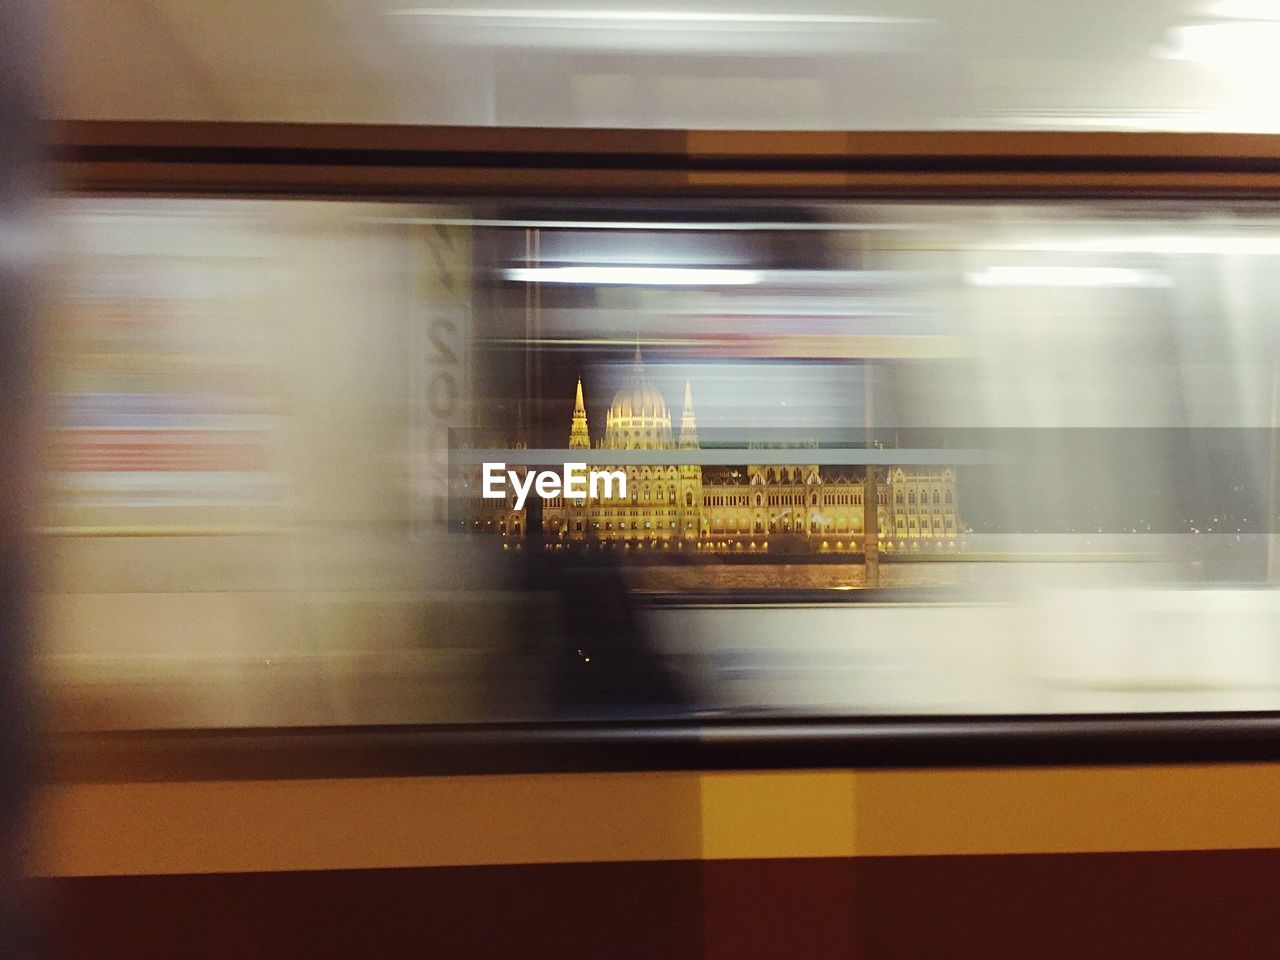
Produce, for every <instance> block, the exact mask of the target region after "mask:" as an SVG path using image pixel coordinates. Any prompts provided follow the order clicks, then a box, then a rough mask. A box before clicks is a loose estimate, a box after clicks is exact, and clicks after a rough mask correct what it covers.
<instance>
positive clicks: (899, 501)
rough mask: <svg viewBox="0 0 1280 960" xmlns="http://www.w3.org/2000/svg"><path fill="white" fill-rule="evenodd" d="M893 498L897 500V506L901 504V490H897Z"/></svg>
mask: <svg viewBox="0 0 1280 960" xmlns="http://www.w3.org/2000/svg"><path fill="white" fill-rule="evenodd" d="M894 499H895V500H896V501H897V503H898V506H902V491H901V490H899V491H898V493H897V495H896V496H895V498H894Z"/></svg>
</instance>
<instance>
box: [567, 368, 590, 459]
mask: <svg viewBox="0 0 1280 960" xmlns="http://www.w3.org/2000/svg"><path fill="white" fill-rule="evenodd" d="M590 447H591V436H590V435H589V434H588V433H587V407H586V404H584V403H583V402H582V378H581V377H579V378H578V392H577V395H576V396H575V397H574V400H573V424H572V425H571V426H570V427H569V448H570V449H571V450H577V449H589V448H590Z"/></svg>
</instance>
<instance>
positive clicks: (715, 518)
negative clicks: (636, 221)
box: [469, 356, 964, 553]
mask: <svg viewBox="0 0 1280 960" xmlns="http://www.w3.org/2000/svg"><path fill="white" fill-rule="evenodd" d="M569 447H570V449H591V448H593V447H595V448H597V449H604V450H667V449H675V450H687V449H697V448H698V425H697V419H696V417H695V415H694V409H693V390H692V385H691V384H690V383H688V382H686V383H685V388H684V405H683V408H682V410H681V412H680V419H679V429H678V430H676V429H675V428H674V427H673V424H672V416H671V412H670V410H669V409H668V407H667V403H666V401H665V400H664V399H663V397H662V394H661V393H660V392H659V391H658V390H657V389H656V388H655V387H654V386H653V385H652V384H651V383H650V382H649V381H648V380H647V379H646V378H645V376H644V368H643V366H642V365H641V363H640V362H639V357H638V356H637V361H636V364H635V365H634V367H633V369H632V372H631V375H630V377H629V379H628V382H627V383H626V384H625V385H624V386H623V387H622V388H621V389H620V390H619V391H618V392H617V393H616V394H615V395H614V397H613V402H612V403H611V404H610V405H609V410H608V412H607V413H606V414H605V425H604V438H603V440H602V441H600V442H598V443H595V444H593V443H592V439H591V432H590V427H589V425H588V423H587V410H586V404H585V403H584V401H583V396H582V381H581V380H579V381H578V386H577V393H576V396H575V398H574V406H573V417H572V421H571V423H570V426H569ZM593 469H599V470H606V469H607V470H621V471H624V472H625V474H626V478H627V483H626V495H625V496H622V497H619V496H614V497H606V498H601V499H566V498H565V497H564V496H555V497H550V498H547V499H545V500H544V503H543V531H544V538H545V540H546V542H547V543H548V544H564V545H565V546H569V545H571V544H576V545H582V546H589V545H590V544H592V543H598V544H599V545H600V546H602V547H607V546H613V547H622V548H625V549H638V550H668V551H669V550H680V551H697V552H703V553H705V552H713V553H724V552H735V553H736V552H740V551H757V552H759V551H769V552H771V553H778V552H780V551H785V552H794V551H797V550H798V551H800V552H811V553H828V552H861V550H862V547H863V538H864V529H865V516H866V513H865V511H866V504H865V503H864V498H865V497H866V493H867V492H868V487H867V484H866V476H865V471H864V469H863V468H857V467H852V468H850V467H846V468H832V467H823V466H818V465H816V464H809V465H795V466H759V465H747V466H746V467H704V466H698V465H683V466H620V467H593ZM878 472H879V474H880V478H879V482H878V484H877V487H878V490H877V500H878V504H877V509H878V513H879V537H878V540H879V544H880V548H881V549H882V550H884V551H885V552H898V551H903V550H905V551H925V550H928V551H938V550H948V551H950V550H954V549H956V548H957V544H958V542H959V540H958V538H959V537H960V535H961V534H962V533H963V532H964V528H963V526H962V525H961V522H960V518H959V514H958V512H957V509H958V503H957V496H956V475H955V470H954V469H952V468H951V467H940V468H934V469H929V468H918V467H912V468H903V467H882V468H879V471H878ZM614 492H615V494H616V492H617V491H616V489H615V491H614ZM514 502H515V498H514V494H512V495H509V496H508V497H507V499H506V501H504V502H503V501H493V500H481V499H475V500H473V501H472V504H473V507H472V510H470V511H469V513H470V519H471V526H472V528H473V529H474V530H476V531H478V532H479V531H483V532H491V533H495V534H499V535H501V536H503V537H504V538H508V539H516V540H517V541H518V540H519V539H522V535H523V533H524V531H525V530H526V529H527V524H526V519H525V511H524V510H516V509H515V506H514Z"/></svg>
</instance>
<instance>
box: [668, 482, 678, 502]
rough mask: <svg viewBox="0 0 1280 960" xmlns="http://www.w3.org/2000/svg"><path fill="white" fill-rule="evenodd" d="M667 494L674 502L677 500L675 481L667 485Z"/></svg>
mask: <svg viewBox="0 0 1280 960" xmlns="http://www.w3.org/2000/svg"><path fill="white" fill-rule="evenodd" d="M667 496H668V497H670V499H671V502H672V503H675V502H676V485H675V484H674V483H673V484H671V485H670V486H668V487H667Z"/></svg>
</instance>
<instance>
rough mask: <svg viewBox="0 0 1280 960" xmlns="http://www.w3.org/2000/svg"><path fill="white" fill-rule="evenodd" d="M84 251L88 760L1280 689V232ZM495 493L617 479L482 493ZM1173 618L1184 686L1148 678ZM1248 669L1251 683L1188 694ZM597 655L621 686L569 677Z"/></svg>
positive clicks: (1277, 217)
mask: <svg viewBox="0 0 1280 960" xmlns="http://www.w3.org/2000/svg"><path fill="white" fill-rule="evenodd" d="M54 222H55V224H56V228H57V231H58V234H59V236H60V239H61V250H62V265H61V270H62V273H63V275H64V276H65V278H66V283H65V284H64V288H65V291H66V292H65V294H64V295H62V296H61V297H60V299H59V301H58V302H57V304H56V310H55V316H54V325H53V334H52V336H51V337H50V338H49V341H48V342H49V349H48V354H47V357H46V361H47V362H46V373H47V376H46V381H47V382H48V384H49V385H50V386H49V390H50V396H49V398H48V399H49V401H50V402H49V410H50V419H51V424H50V428H49V430H48V432H47V435H46V438H45V446H46V453H47V456H46V457H45V459H46V462H47V463H48V464H49V469H48V471H47V472H46V475H45V484H44V489H45V504H44V507H43V516H42V522H41V526H42V530H43V532H44V533H45V535H46V537H47V541H48V545H49V564H48V574H47V577H48V580H47V583H46V584H45V587H46V590H45V593H46V602H47V605H48V609H49V623H50V624H51V628H50V641H49V650H48V656H47V658H46V659H47V665H48V669H49V672H50V676H51V682H52V683H53V685H54V689H55V690H58V691H61V693H62V694H65V699H66V702H67V703H68V704H70V706H69V707H68V709H69V711H70V713H69V716H70V717H71V718H72V721H71V722H75V723H80V724H82V725H86V726H94V725H99V726H101V725H108V726H111V725H116V726H165V725H194V726H200V725H205V726H225V725H234V724H243V723H250V724H258V723H262V724H283V725H308V724H339V723H399V722H418V721H447V720H485V719H512V718H528V717H543V716H548V715H557V716H559V715H562V714H563V713H564V712H565V711H569V712H570V713H572V715H575V716H576V715H582V714H583V713H584V712H585V713H587V714H592V713H593V712H594V713H609V712H611V711H618V710H627V709H632V708H634V707H635V705H636V704H637V703H640V704H643V705H644V709H646V710H650V711H651V712H652V711H657V712H659V713H664V712H665V713H672V714H676V713H681V712H687V711H698V710H707V709H716V710H726V711H730V712H732V711H734V710H738V709H747V708H750V709H770V710H779V711H789V712H794V711H801V712H819V713H820V712H833V711H835V712H840V711H843V712H861V711H863V710H876V711H883V710H886V709H895V708H898V707H909V709H910V710H912V711H915V712H919V711H942V712H953V713H954V712H986V713H999V712H1002V711H1009V710H1023V709H1033V710H1037V711H1042V712H1064V711H1065V712H1070V711H1073V710H1088V711H1094V710H1103V711H1105V710H1113V709H1114V710H1125V711H1130V712H1132V711H1134V710H1141V709H1152V710H1161V709H1179V710H1194V709H1201V708H1203V709H1217V708H1223V707H1230V708H1236V707H1240V708H1243V707H1244V705H1257V704H1264V705H1273V704H1271V700H1272V699H1274V698H1273V697H1272V695H1271V694H1270V693H1260V692H1258V691H1259V690H1260V689H1262V688H1261V687H1259V686H1258V682H1257V676H1258V675H1260V674H1259V671H1261V674H1265V675H1266V676H1269V677H1272V679H1273V680H1276V681H1277V683H1276V684H1275V685H1273V686H1272V687H1268V688H1267V689H1276V688H1280V677H1276V676H1273V674H1274V671H1275V669H1276V668H1275V665H1274V664H1275V662H1277V661H1275V660H1274V659H1268V657H1269V656H1270V653H1269V652H1270V651H1271V649H1272V647H1271V645H1272V641H1271V639H1270V638H1271V637H1272V636H1273V634H1274V630H1273V626H1274V624H1275V623H1276V622H1277V620H1278V618H1280V608H1278V607H1277V606H1276V603H1275V600H1274V599H1273V597H1275V596H1277V595H1275V594H1273V593H1272V591H1270V590H1266V589H1259V588H1260V587H1268V586H1271V585H1273V584H1275V583H1277V582H1280V551H1277V550H1276V548H1275V546H1274V542H1275V541H1274V535H1275V534H1276V532H1277V524H1278V523H1280V516H1278V515H1277V508H1276V506H1275V504H1276V503H1277V502H1280V475H1278V473H1277V466H1276V458H1275V454H1274V450H1273V446H1272V444H1273V440H1272V438H1273V434H1274V430H1275V425H1276V424H1277V423H1280V407H1277V401H1276V397H1277V396H1280V391H1277V389H1276V385H1277V383H1278V382H1280V381H1278V380H1277V377H1278V376H1280V374H1278V373H1277V371H1280V338H1278V337H1277V335H1276V328H1275V324H1274V317H1273V312H1274V311H1273V304H1274V303H1275V302H1277V301H1278V300H1280V271H1277V270H1276V269H1275V260H1276V257H1277V255H1280V207H1276V206H1273V205H1270V204H1267V203H1264V202H1261V201H1258V202H1252V203H1244V202H1238V203H1234V204H1231V205H1224V204H1215V203H1212V202H1209V201H1204V202H1194V203H1192V202H1185V203H1173V202H1156V201H1145V202H1144V201H1136V200H1131V201H1124V202H1118V201H1117V202H1096V203H1093V204H1086V203H1072V204H1070V205H1067V204H1053V203H1041V204H1027V203H1012V202H1009V203H959V202H957V203H889V202H880V203H836V202H830V203H817V202H814V203H804V204H801V203H792V204H790V205H789V206H787V207H785V208H784V207H779V206H776V205H775V206H770V207H767V208H766V207H765V206H763V205H761V204H756V203H746V202H744V203H729V202H711V201H706V202H700V203H689V204H685V205H672V204H663V203H650V204H639V203H631V202H629V203H622V202H617V203H604V202H600V203H591V204H580V203H571V202H567V201H566V202H561V203H559V204H547V205H540V204H533V203H530V204H524V205H520V206H519V207H516V206H512V205H510V204H499V203H496V202H494V203H490V202H480V201H474V202H470V203H468V204H466V205H463V204H452V205H447V206H446V205H431V204H402V203H375V202H340V201H331V202H323V203H322V202H313V201H305V200H230V199H226V200H220V199H179V198H175V199H105V198H104V199H92V198H79V199H74V200H64V201H62V202H61V203H60V204H59V205H58V206H57V207H56V209H55V211H54ZM491 461H501V462H502V463H503V464H504V465H505V467H504V469H510V470H511V471H512V476H513V478H514V480H515V482H517V483H518V484H524V483H526V482H531V478H532V477H533V473H531V472H529V471H561V472H563V471H567V470H568V467H567V466H566V465H567V464H584V465H586V466H587V467H588V468H589V469H590V470H595V471H600V472H601V473H602V474H604V475H606V476H607V477H608V478H609V479H610V483H611V484H612V486H607V487H606V489H605V491H604V492H602V493H600V494H599V495H588V496H587V497H585V498H584V499H583V500H578V499H576V498H571V497H569V496H567V495H562V494H560V493H559V491H560V490H561V489H562V488H557V494H558V495H556V496H548V497H543V496H540V495H539V494H538V492H537V491H534V492H532V493H531V494H530V495H529V496H528V498H527V501H522V500H521V499H520V498H519V495H518V494H516V495H515V496H510V494H511V490H510V489H504V490H503V492H502V496H503V497H505V498H506V499H490V498H488V497H486V496H485V494H484V491H483V489H482V484H481V483H480V479H479V478H480V468H481V466H482V464H483V463H485V462H491ZM540 475H543V474H540ZM565 475H566V476H567V473H566V474H565ZM650 476H658V477H662V476H668V477H671V478H672V479H673V480H675V479H676V478H678V488H679V490H680V491H681V492H680V493H679V494H677V485H676V484H675V483H673V484H671V485H666V486H665V488H664V486H662V485H660V486H659V487H658V489H657V495H656V500H655V499H654V498H653V497H651V493H652V491H651V489H650V487H649V486H647V485H645V481H644V480H643V479H642V478H647V477H650ZM802 482H803V483H813V484H818V485H820V486H821V495H819V494H818V492H816V491H814V492H811V494H810V495H809V496H808V498H807V499H808V503H807V504H806V502H805V496H804V494H803V493H800V494H796V493H795V491H794V490H793V489H791V486H792V485H794V484H798V483H802ZM749 486H755V488H756V489H757V490H758V491H759V492H757V493H755V494H754V495H751V494H750V493H749V490H748V487H749ZM867 486H874V487H875V488H876V489H877V497H876V500H875V501H873V502H878V503H879V504H880V505H881V509H880V510H879V511H878V512H877V511H868V510H867V509H866V507H865V506H864V503H863V495H862V494H863V490H864V489H865V488H866V487H867ZM530 489H532V488H531V487H530ZM953 490H954V495H953ZM918 497H919V498H920V499H919V500H918V499H917V498H918ZM904 501H905V502H904ZM517 503H521V504H523V505H522V506H520V508H519V509H517V507H516V504H517ZM655 504H661V505H662V507H663V509H662V510H661V511H658V510H657V508H656V506H655ZM802 505H805V506H806V507H807V514H806V513H796V512H794V511H795V509H796V508H798V507H799V506H802ZM721 506H724V507H728V506H738V507H739V509H740V513H739V514H738V515H735V516H732V517H723V516H720V515H717V514H715V513H713V512H712V511H713V510H715V509H717V508H719V507H721ZM837 507H838V512H837V509H836V508H837ZM788 510H790V511H791V512H787V511H788ZM926 514H928V515H929V516H925V515H926ZM930 517H932V520H930ZM664 518H665V519H664ZM920 518H923V519H920ZM615 521H616V525H615ZM655 521H656V522H655ZM833 535H839V536H840V539H838V540H836V539H834V537H833ZM1189 588H1194V589H1189ZM1206 588H1209V589H1206ZM1223 618H1229V619H1230V630H1227V631H1221V630H1219V629H1218V628H1219V626H1220V625H1221V620H1222V619H1223ZM1149 622H1158V623H1160V624H1163V626H1162V628H1161V630H1162V631H1163V632H1162V633H1161V636H1160V643H1161V644H1163V645H1164V648H1165V649H1167V651H1169V656H1167V657H1155V658H1142V657H1132V658H1129V657H1127V656H1126V655H1125V654H1124V653H1123V651H1124V650H1126V649H1128V647H1127V646H1126V645H1128V644H1132V643H1134V642H1136V641H1135V640H1134V639H1133V638H1134V637H1135V636H1136V635H1137V633H1138V631H1135V629H1134V625H1135V624H1138V623H1149ZM1211 634H1212V635H1214V636H1220V637H1222V638H1223V640H1222V642H1224V643H1229V644H1230V645H1231V646H1232V651H1233V652H1232V655H1231V657H1229V658H1226V659H1223V660H1218V661H1213V663H1214V664H1216V665H1215V666H1212V667H1205V668H1203V669H1202V668H1201V667H1198V666H1196V664H1197V663H1198V662H1199V661H1197V660H1196V658H1195V657H1194V656H1191V655H1189V654H1188V655H1186V656H1183V655H1182V654H1177V651H1180V650H1181V651H1184V652H1185V650H1186V649H1188V646H1187V645H1190V644H1193V643H1197V642H1200V640H1199V639H1197V638H1202V637H1203V636H1208V635H1211ZM873 636H874V637H877V638H880V639H882V640H885V641H886V642H887V638H900V639H901V644H900V645H896V646H892V645H891V646H885V647H876V646H873V645H872V641H871V639H870V638H871V637H873ZM944 640H945V642H946V643H947V644H950V645H949V646H947V647H946V650H945V651H944V650H943V648H942V646H939V644H942V643H943V642H944ZM1108 644H1110V646H1108ZM1180 644H1181V645H1182V646H1179V645H1180ZM589 647H590V648H595V649H599V650H600V651H602V652H601V655H599V656H596V657H593V662H592V667H593V672H592V673H591V675H590V676H589V677H586V678H583V677H581V675H580V673H579V674H574V676H575V677H577V678H578V679H575V680H574V682H573V683H572V684H567V685H566V684H561V683H555V682H551V681H549V680H547V677H548V676H550V675H551V674H554V673H555V671H557V670H561V669H566V670H567V669H569V668H570V666H572V669H573V670H580V667H581V664H579V663H578V660H577V658H576V656H575V657H574V658H570V659H569V660H566V659H565V658H564V657H563V656H562V654H563V652H564V650H566V649H570V648H571V649H572V650H578V649H579V648H581V649H584V650H585V649H587V648H589ZM1104 648H1105V649H1106V650H1108V651H1110V652H1109V653H1108V655H1107V656H1106V657H1103V656H1101V655H1100V653H1099V656H1096V657H1094V656H1090V654H1089V651H1094V652H1100V651H1102V650H1103V649H1104ZM608 650H613V651H615V655H614V656H606V655H604V652H605V651H608ZM531 651H532V652H531ZM957 651H959V652H957ZM642 654H643V655H642ZM738 654H741V655H742V656H744V657H747V656H749V657H752V658H755V660H754V662H755V663H756V664H757V666H758V669H753V670H743V669H735V670H732V671H726V670H724V669H722V666H723V664H724V663H725V662H726V660H727V659H733V657H734V656H737V655H738ZM1175 654H1177V655H1175ZM949 656H953V657H955V658H956V659H954V660H946V658H947V657H949ZM876 658H883V659H882V660H877V659H876ZM913 658H923V660H921V661H920V663H924V662H926V661H927V665H928V666H929V668H928V669H925V668H924V667H921V669H919V670H916V669H915V668H914V667H915V666H918V665H919V663H917V660H916V659H913ZM993 658H994V660H997V661H1001V662H1005V663H1008V664H1023V665H1029V666H1027V667H1026V670H1025V672H1023V673H1019V672H1018V671H1017V670H1014V669H1013V668H1010V670H1008V671H1004V672H1001V673H1000V674H999V676H994V675H992V674H990V673H983V672H981V671H979V670H978V667H977V664H978V663H980V662H991V661H992V660H993ZM535 660H536V661H538V662H539V663H541V664H543V667H540V668H538V669H537V670H535V669H534V668H533V667H532V666H531V664H532V663H533V662H534V661H535ZM944 660H946V662H947V663H948V664H950V666H948V667H947V668H946V669H945V670H934V669H933V666H935V665H936V664H938V663H941V662H943V661H944ZM488 663H497V664H498V665H499V667H498V669H490V668H489V667H487V666H482V664H488ZM267 664H270V669H268V668H267V666H266V665H267ZM868 664H870V666H868ZM596 667H598V668H599V669H598V670H596V669H594V668H596ZM526 668H527V671H528V672H522V671H525V670H526ZM899 668H901V669H899ZM611 670H614V671H616V673H610V671H611ZM1204 670H1209V671H1210V673H1212V676H1207V675H1205V674H1204ZM966 671H969V672H968V673H966ZM1126 671H1127V672H1126ZM392 675H394V679H393V676H392ZM535 676H536V677H537V678H540V679H538V680H537V681H536V682H535V680H534V679H533V678H534V677H535ZM628 677H630V678H631V679H630V680H628V679H627V678H628ZM1044 677H1052V678H1054V681H1053V682H1052V683H1051V684H1049V685H1048V686H1046V685H1045V684H1044V682H1043V678H1044ZM210 678H215V680H216V682H214V683H213V686H212V687H210V685H209V683H210ZM495 678H499V679H501V680H502V682H501V683H497V681H495ZM636 678H641V679H636ZM642 681H643V682H642ZM1246 681H1247V682H1246ZM495 684H496V685H495ZM637 684H638V685H640V686H643V687H645V690H644V691H643V692H641V693H637V692H636V691H637ZM646 685H647V686H646ZM568 689H572V690H574V691H576V692H575V693H574V696H575V697H578V699H577V700H574V702H573V703H571V704H566V703H562V702H560V701H559V700H557V697H560V696H562V695H564V691H565V690H568ZM138 691H143V695H138ZM1126 691H1127V692H1126ZM1134 691H1139V692H1137V693H1135V692H1134ZM122 704H124V706H122ZM628 704H629V705H630V706H627V705H628ZM1274 705H1275V706H1280V703H1278V704H1274ZM574 711H576V712H574Z"/></svg>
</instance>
